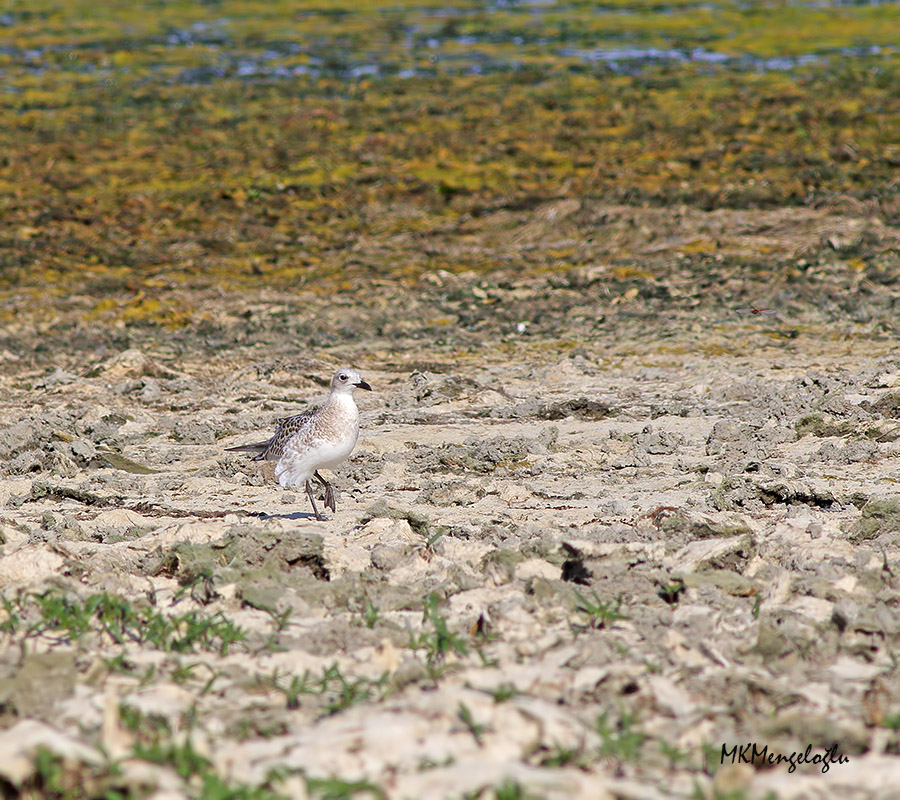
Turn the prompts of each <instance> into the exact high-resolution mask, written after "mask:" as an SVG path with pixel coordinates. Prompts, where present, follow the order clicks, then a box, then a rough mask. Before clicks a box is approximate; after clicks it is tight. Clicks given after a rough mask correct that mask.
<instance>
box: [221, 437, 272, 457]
mask: <svg viewBox="0 0 900 800" xmlns="http://www.w3.org/2000/svg"><path fill="white" fill-rule="evenodd" d="M225 449H226V450H227V451H229V452H231V453H235V452H238V453H253V455H254V459H253V460H254V461H261V460H262V459H263V458H265V455H266V450H268V449H269V442H268V441H265V442H254V443H253V444H239V445H238V446H237V447H226V448H225Z"/></svg>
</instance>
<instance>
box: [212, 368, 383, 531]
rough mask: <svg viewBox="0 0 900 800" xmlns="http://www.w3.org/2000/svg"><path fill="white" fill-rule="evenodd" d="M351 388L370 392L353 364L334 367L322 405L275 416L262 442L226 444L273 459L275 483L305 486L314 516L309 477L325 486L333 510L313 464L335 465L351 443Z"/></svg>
mask: <svg viewBox="0 0 900 800" xmlns="http://www.w3.org/2000/svg"><path fill="white" fill-rule="evenodd" d="M354 389H366V390H367V391H372V387H371V386H369V384H368V383H366V382H365V381H364V380H363V379H362V378H361V377H360V376H359V373H358V372H357V371H356V370H355V369H339V370H338V371H337V372H335V373H334V377H333V378H332V379H331V394H330V395H329V396H328V400H327V401H326V403H325V405H323V406H321V407H320V408H312V409H310V410H309V411H304V412H303V413H302V414H297V415H296V416H293V417H284V418H283V419H280V420H278V422H277V424H276V425H275V435H274V436H273V437H272V438H271V439H269V440H267V441H265V442H256V443H255V444H242V445H239V446H237V447H228V448H226V449H227V450H232V451H234V450H237V451H241V452H245V453H255V456H254V458H253V460H254V461H262V460H264V459H265V460H267V461H275V460H277V461H278V464H277V465H276V467H275V477H276V478H278V482H279V483H280V484H281V485H282V486H284V488H285V489H299V488H300V487H301V486H305V488H306V494H307V496H308V497H309V502H310V503H312V507H313V513H314V514H315V515H316V519H318V520H323V519H325V517H323V516H322V515H321V514H320V513H319V509H317V508H316V501H315V498H314V497H313V486H312V479H313V478H315V479H316V480H317V481H319V483H321V484H322V486H324V487H325V508H330V509H331V510H332V511H335V507H334V489H333V488H332V486H331V484H330V483H328V481H326V480H325V479H324V478H323V477H322V476H321V475H319V469H330V468H331V467H334V466H336V465H338V464H340V463H341V461H343V460H344V459H345V458H347V457H348V456H349V455H350V453H352V452H353V448H354V447H355V446H356V440H357V439H358V438H359V409H357V407H356V403H355V402H354V401H353V390H354Z"/></svg>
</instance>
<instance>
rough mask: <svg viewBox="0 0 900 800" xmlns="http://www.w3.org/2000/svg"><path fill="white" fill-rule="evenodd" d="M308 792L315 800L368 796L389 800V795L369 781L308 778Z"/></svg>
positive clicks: (349, 798) (373, 798) (344, 799)
mask: <svg viewBox="0 0 900 800" xmlns="http://www.w3.org/2000/svg"><path fill="white" fill-rule="evenodd" d="M306 791H308V792H309V794H310V797H313V798H315V800H355V798H357V797H358V796H359V795H361V794H362V795H368V797H369V798H371V799H372V800H387V795H386V794H385V793H384V791H382V790H381V789H380V788H378V787H377V786H376V785H375V784H373V783H369V782H368V781H344V780H341V779H340V778H307V779H306Z"/></svg>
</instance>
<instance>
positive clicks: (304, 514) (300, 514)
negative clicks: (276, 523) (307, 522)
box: [248, 511, 321, 521]
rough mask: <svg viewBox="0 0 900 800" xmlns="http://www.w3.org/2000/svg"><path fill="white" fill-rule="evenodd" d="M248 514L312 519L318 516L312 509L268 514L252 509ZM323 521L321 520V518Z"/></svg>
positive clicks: (257, 516) (258, 517)
mask: <svg viewBox="0 0 900 800" xmlns="http://www.w3.org/2000/svg"><path fill="white" fill-rule="evenodd" d="M248 516H251V517H256V518H257V519H312V520H314V519H315V518H316V515H315V514H313V513H312V512H311V511H293V512H291V513H290V514H266V513H265V512H264V511H251V512H249V514H248ZM320 521H321V520H320Z"/></svg>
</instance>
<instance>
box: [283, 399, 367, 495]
mask: <svg viewBox="0 0 900 800" xmlns="http://www.w3.org/2000/svg"><path fill="white" fill-rule="evenodd" d="M347 401H349V402H347ZM328 405H329V406H330V407H329V408H328V413H327V414H323V413H322V412H325V411H326V409H324V408H323V409H322V410H321V411H320V415H321V417H320V419H319V420H316V421H311V424H310V425H309V426H308V427H307V428H306V429H304V430H303V431H302V432H301V433H299V434H298V435H296V436H294V437H293V438H292V439H291V440H290V441H289V442H288V443H287V444H286V445H285V448H284V453H283V454H282V456H281V458H280V459H279V461H278V465H277V466H276V467H275V477H276V478H278V482H279V483H280V484H281V485H282V486H284V487H285V488H286V489H301V488H303V487H304V486H305V485H306V482H307V481H308V480H309V479H310V478H311V477H312V475H313V473H314V472H315V471H316V470H317V469H330V468H332V467H335V466H337V465H338V464H340V463H341V462H342V461H344V460H346V458H347V457H348V456H349V455H350V453H352V452H353V448H354V447H355V446H356V440H357V439H358V438H359V412H358V410H357V408H356V403H354V402H353V398H352V397H351V396H350V395H349V394H347V395H343V396H339V397H337V398H335V397H334V396H333V397H332V399H331V400H330V402H329V404H328ZM316 422H319V423H321V424H316Z"/></svg>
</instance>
